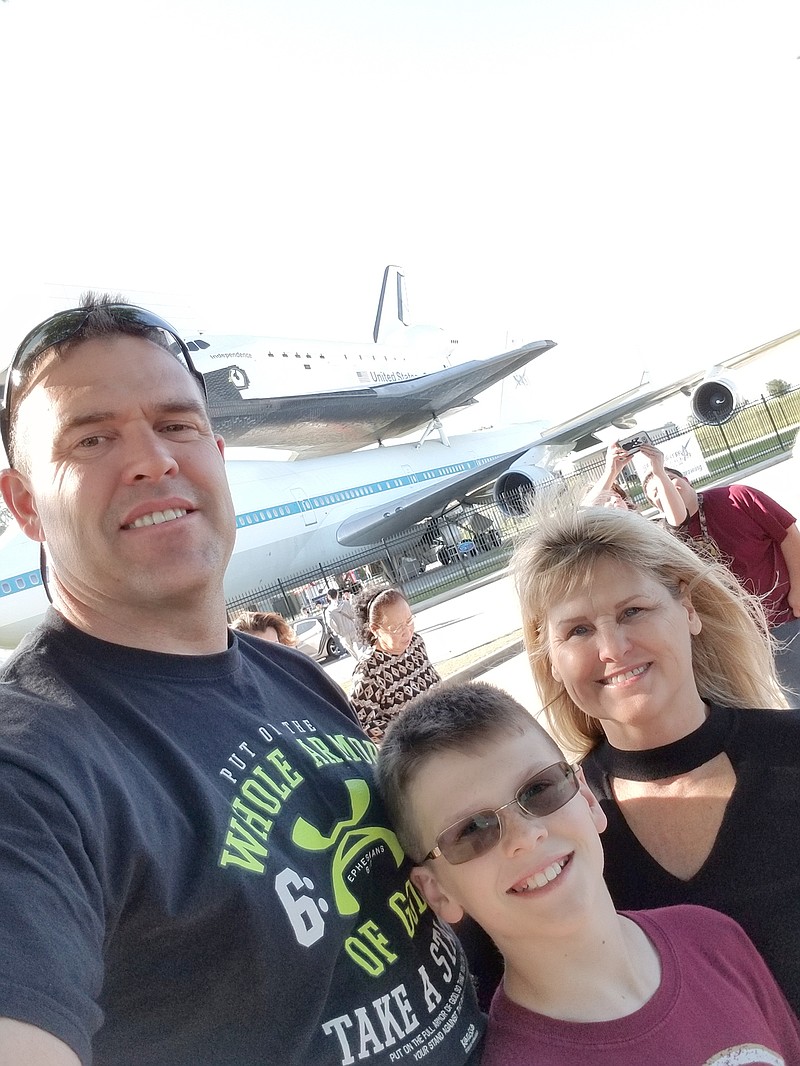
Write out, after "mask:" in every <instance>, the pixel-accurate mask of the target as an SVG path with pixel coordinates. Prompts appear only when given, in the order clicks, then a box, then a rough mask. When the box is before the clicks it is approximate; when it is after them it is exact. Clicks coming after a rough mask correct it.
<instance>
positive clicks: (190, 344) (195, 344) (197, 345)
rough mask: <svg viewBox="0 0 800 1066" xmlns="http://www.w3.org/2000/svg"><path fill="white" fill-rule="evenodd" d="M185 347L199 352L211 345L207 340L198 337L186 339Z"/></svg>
mask: <svg viewBox="0 0 800 1066" xmlns="http://www.w3.org/2000/svg"><path fill="white" fill-rule="evenodd" d="M186 347H187V348H188V349H189V351H190V352H199V351H200V350H201V349H204V348H210V347H211V345H210V344H209V343H208V341H203V340H200V338H199V337H198V338H197V339H196V340H193V341H187V342H186Z"/></svg>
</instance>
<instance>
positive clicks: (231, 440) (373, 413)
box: [186, 265, 555, 459]
mask: <svg viewBox="0 0 800 1066" xmlns="http://www.w3.org/2000/svg"><path fill="white" fill-rule="evenodd" d="M186 341H187V345H188V347H189V350H190V351H191V353H192V359H193V360H194V363H195V366H196V367H197V368H198V370H200V371H201V372H202V373H203V375H204V377H205V379H206V388H207V391H208V400H209V413H210V415H211V421H212V424H213V426H214V429H215V430H216V431H217V432H218V433H220V434H221V435H222V436H223V437H224V438H225V440H226V442H227V443H228V444H229V445H232V446H237V447H241V446H246V447H249V446H252V447H261V448H275V449H281V450H282V451H285V452H286V451H288V452H289V453H290V455H291V457H292V458H303V459H308V458H314V457H318V456H323V455H333V454H338V453H341V452H345V451H355V450H356V449H359V448H363V447H366V446H368V445H370V444H381V443H383V442H384V441H386V440H389V439H392V438H396V437H403V436H406V435H407V434H409V433H412V432H414V431H415V430H417V429H420V428H422V429H423V431H424V432H427V433H430V432H432V431H433V430H439V431H441V429H442V423H441V419H442V418H443V417H445V416H446V415H448V414H452V413H454V412H456V411H459V410H463V408H465V407H467V406H469V405H471V404H474V403H475V398H476V396H477V395H478V394H479V393H481V392H484V391H485V390H486V389H488V388H490V387H491V386H492V385H495V384H497V383H498V382H500V381H502V380H503V378H505V377H507V376H508V375H510V374H513V373H514V372H516V371H518V370H520V369H521V368H522V367H524V366H526V365H527V364H528V363H530V362H531V361H532V360H533V359H536V358H537V357H538V356H540V355H542V354H543V353H544V352H546V351H548V350H549V349H550V348H552V347H553V346H554V343H555V342H554V341H551V340H540V341H534V342H532V343H530V344H524V345H522V346H521V347H518V348H515V349H513V350H512V351H508V352H501V353H499V354H495V355H492V356H489V357H488V358H483V359H473V360H469V361H464V362H458V361H457V357H458V341H457V340H454V339H453V338H452V337H451V336H450V334H448V333H446V332H445V331H444V330H442V329H439V328H436V327H432V326H421V325H414V324H413V323H412V321H411V317H410V312H409V306H408V296H407V286H406V280H405V276H404V274H403V272H402V270H401V269H400V267H398V266H394V265H389V266H387V267H386V269H385V270H384V273H383V280H382V284H381V290H380V296H379V298H378V308H377V313H376V316H375V325H374V328H373V331H372V340H371V341H366V342H332V341H319V340H304V339H299V338H295V339H287V338H279V337H256V336H222V335H214V334H210V335H204V334H199V335H195V336H189V337H187V338H186Z"/></svg>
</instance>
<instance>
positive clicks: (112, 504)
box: [0, 299, 482, 1066]
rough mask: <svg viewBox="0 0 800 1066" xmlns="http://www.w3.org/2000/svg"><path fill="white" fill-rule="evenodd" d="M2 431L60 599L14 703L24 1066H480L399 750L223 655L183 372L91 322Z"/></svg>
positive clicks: (21, 502)
mask: <svg viewBox="0 0 800 1066" xmlns="http://www.w3.org/2000/svg"><path fill="white" fill-rule="evenodd" d="M0 430H1V431H2V435H3V442H4V444H5V446H6V450H7V453H8V456H9V461H10V464H11V468H10V469H8V470H5V471H4V472H3V473H2V475H0V488H2V492H3V497H4V499H5V500H6V503H7V504H8V506H9V507H10V508H11V510H12V512H13V514H14V515H15V517H16V519H17V521H18V522H19V523H20V524H21V526H22V528H23V529H24V531H25V532H26V534H27V535H28V536H30V537H31V538H33V539H34V540H37V541H39V542H41V543H42V545H45V546H46V551H47V558H48V562H49V566H48V568H47V575H48V578H49V584H50V589H51V592H52V596H53V609H52V610H51V611H50V612H49V614H48V616H47V618H46V620H45V622H44V623H43V624H42V625H41V626H40V627H38V628H37V629H36V630H34V631H33V633H31V634H30V635H29V636H28V637H27V638H26V640H25V641H24V642H23V644H22V645H21V646H20V648H19V649H18V651H17V652H16V654H15V655H14V656H13V657H12V658H11V660H10V661H9V663H8V664H7V666H6V667H5V669H4V671H3V673H2V675H1V676H0V680H2V689H0V693H2V695H1V696H0V1016H2V1017H1V1018H0V1064H3V1066H5V1064H6V1063H9V1064H10V1063H15V1064H16V1063H25V1064H26V1066H75V1064H76V1063H79V1062H80V1063H89V1062H90V1061H91V1062H93V1063H94V1064H95V1066H107V1064H113V1066H123V1064H124V1066H133V1064H136V1066H198V1064H200V1066H256V1064H276V1066H277V1064H280V1066H300V1064H302V1066H306V1064H309V1066H310V1064H312V1063H313V1064H324V1066H328V1064H330V1066H333V1064H335V1066H344V1064H348V1063H352V1062H355V1061H358V1062H359V1063H361V1062H365V1063H368V1064H370V1066H384V1064H388V1063H389V1062H393V1061H396V1060H397V1057H398V1054H402V1056H403V1057H404V1058H405V1057H408V1058H409V1059H411V1058H413V1057H414V1056H416V1055H417V1054H422V1055H424V1054H427V1053H428V1051H432V1050H433V1049H434V1048H435V1058H436V1062H437V1063H440V1062H441V1063H447V1064H461V1063H464V1062H465V1061H467V1060H468V1057H469V1054H470V1053H471V1052H472V1051H473V1049H475V1047H476V1044H477V1042H478V1039H479V1037H480V1031H481V1027H482V1022H481V1020H480V1016H479V1015H478V1013H477V1009H476V1007H475V1004H474V999H473V997H472V994H471V989H470V987H469V979H468V976H467V974H466V970H465V964H464V960H463V955H462V953H461V951H460V949H459V947H458V945H457V943H456V942H455V941H454V938H453V935H452V933H451V932H450V931H449V930H448V929H446V928H445V927H444V926H443V925H441V924H440V923H438V922H436V921H435V920H434V918H433V916H432V914H431V912H430V911H429V910H427V908H426V906H425V904H424V902H423V901H422V899H421V897H420V896H419V895H418V893H417V892H416V891H415V890H414V889H413V887H412V886H411V885H410V883H409V881H408V870H409V867H408V864H407V862H406V860H405V859H404V858H403V855H402V852H401V849H400V847H399V844H398V842H397V838H396V836H395V835H394V833H393V832H392V831H391V830H390V829H389V828H388V827H387V823H386V820H385V813H384V811H383V808H382V807H381V805H380V802H379V800H378V798H377V795H376V793H375V790H374V786H373V783H372V777H371V763H372V762H373V761H374V758H375V749H374V746H373V745H371V744H370V743H369V742H368V741H367V740H366V739H365V737H364V735H363V733H361V731H360V730H359V728H358V726H357V724H356V722H355V720H354V718H353V715H352V713H351V712H350V710H349V708H348V705H347V702H346V701H345V699H344V698H343V696H342V695H341V693H340V692H339V690H338V689H337V688H336V686H334V685H333V684H332V683H329V682H328V680H327V678H326V677H325V675H324V674H323V673H322V671H320V670H319V669H318V668H317V667H316V666H315V665H314V664H313V663H311V662H310V661H309V660H308V659H307V658H306V657H305V656H303V655H301V654H299V653H297V652H295V651H293V650H292V649H290V648H284V647H283V646H281V645H279V644H269V643H267V642H264V641H261V640H258V639H256V638H253V637H249V636H246V635H243V634H236V633H233V632H232V631H230V630H229V629H228V628H227V625H226V615H225V600H224V595H223V585H222V582H223V575H224V572H225V567H226V564H227V561H228V558H229V556H230V553H231V550H232V548H233V543H234V532H235V521H234V510H233V505H232V501H231V496H230V492H229V489H228V485H227V481H226V478H225V469H224V463H223V442H222V440H221V439H220V438H219V437H216V436H215V435H214V433H213V431H212V428H211V425H210V423H209V420H208V415H207V412H206V406H205V396H204V389H203V384H202V377H201V375H199V374H198V373H197V372H196V371H195V370H194V368H193V367H192V364H191V358H190V356H189V353H188V350H187V349H186V346H185V345H184V344H183V342H182V341H181V340H180V338H178V337H177V336H176V335H175V333H174V331H173V330H172V328H171V327H170V326H169V325H168V324H167V323H165V322H163V321H162V320H160V319H158V318H157V317H156V316H154V315H152V314H150V313H149V312H147V311H144V310H142V309H140V308H134V307H131V306H130V305H124V304H113V303H111V302H109V301H107V300H100V301H98V300H96V299H90V300H89V301H88V302H87V303H86V304H85V306H84V307H83V308H79V309H75V310H73V311H68V312H63V313H61V314H59V315H55V316H53V317H52V318H51V319H49V320H48V321H47V322H45V323H42V324H41V325H40V326H38V327H36V329H34V330H33V331H32V332H31V333H30V334H29V335H28V337H26V339H25V341H23V343H22V345H21V346H20V348H19V349H18V351H17V354H16V356H15V359H14V364H13V366H12V368H11V370H10V371H9V375H8V385H7V387H6V397H5V404H4V408H3V411H2V413H1V414H0Z"/></svg>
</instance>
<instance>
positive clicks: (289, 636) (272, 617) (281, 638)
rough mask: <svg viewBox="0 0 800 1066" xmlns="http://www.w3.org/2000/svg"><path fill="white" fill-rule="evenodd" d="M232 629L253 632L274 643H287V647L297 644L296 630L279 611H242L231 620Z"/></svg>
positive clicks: (254, 634)
mask: <svg viewBox="0 0 800 1066" xmlns="http://www.w3.org/2000/svg"><path fill="white" fill-rule="evenodd" d="M231 629H235V630H237V631H238V632H239V633H251V634H252V635H253V636H254V637H261V639H262V640H269V641H272V643H273V644H285V645H286V647H287V648H293V647H294V646H295V645H296V644H297V636H296V634H295V631H294V630H293V629H292V627H291V626H290V625H289V623H288V622H287V621H286V619H285V618H284V617H283V615H282V614H278V612H277V611H242V613H241V614H240V615H238V616H237V617H236V618H235V619H234V620H233V621H232V622H231Z"/></svg>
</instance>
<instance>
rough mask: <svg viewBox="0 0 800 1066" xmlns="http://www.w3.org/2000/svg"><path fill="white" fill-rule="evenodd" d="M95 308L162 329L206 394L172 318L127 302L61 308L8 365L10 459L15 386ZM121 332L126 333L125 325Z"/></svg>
mask: <svg viewBox="0 0 800 1066" xmlns="http://www.w3.org/2000/svg"><path fill="white" fill-rule="evenodd" d="M95 310H101V311H105V312H107V313H108V314H110V315H111V316H112V318H113V319H114V320H115V321H116V322H119V324H120V326H124V325H125V324H132V325H136V326H141V327H143V328H144V329H147V330H151V329H152V330H158V331H159V332H161V333H162V334H163V336H164V339H165V341H166V350H167V351H169V352H171V353H172V354H173V355H175V356H176V357H177V358H178V359H180V361H181V362H182V363H184V365H185V366H186V369H187V370H188V371H189V373H190V374H191V375H192V377H193V378H194V379H195V381H196V382H197V383H198V385H199V386H200V388H201V389H202V392H203V396H206V395H207V394H206V384H205V379H204V377H203V375H202V374H201V373H200V371H199V370H198V369H197V367H196V366H195V365H194V363H193V362H192V357H191V355H189V349H188V348H187V347H186V344H185V343H184V341H183V340H181V338H180V337H179V336H178V334H177V333H176V332H175V330H174V329H173V327H172V326H171V325H170V324H169V322H166V321H165V320H164V319H163V318H159V316H158V315H154V314H153V313H152V311H146V310H145V309H144V308H143V307H136V306H134V305H133V304H124V303H116V304H99V305H97V307H96V308H94V307H73V308H71V309H70V310H69V311H58V312H57V313H56V314H54V315H51V316H50V318H47V319H45V321H44V322H40V323H39V325H38V326H35V327H34V328H33V329H32V330H31V331H30V333H29V334H28V335H27V337H25V339H24V340H23V342H22V344H20V346H19V348H17V351H16V353H15V355H14V358H13V359H12V361H11V366H10V367H9V368H8V374H7V375H6V387H5V392H4V394H3V406H2V409H0V438H2V441H3V446H4V447H5V450H6V455H8V458H9V462H11V461H12V457H11V455H10V454H9V443H10V436H11V405H12V403H13V393H14V389H15V388H17V387H18V386H19V385H20V383H21V382H22V381H23V380H24V378H25V368H26V367H27V366H28V365H29V364H30V363H31V362H32V361H33V360H34V359H36V357H37V356H39V355H41V354H42V352H45V351H47V349H48V348H53V347H54V346H55V345H57V344H64V342H65V341H68V340H69V339H70V338H71V337H74V336H75V335H76V334H77V333H79V332H80V330H81V329H82V328H83V326H84V325H85V324H86V322H87V321H88V320H89V318H90V317H91V315H93V314H94V312H95ZM121 332H123V333H124V329H123V330H121Z"/></svg>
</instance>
